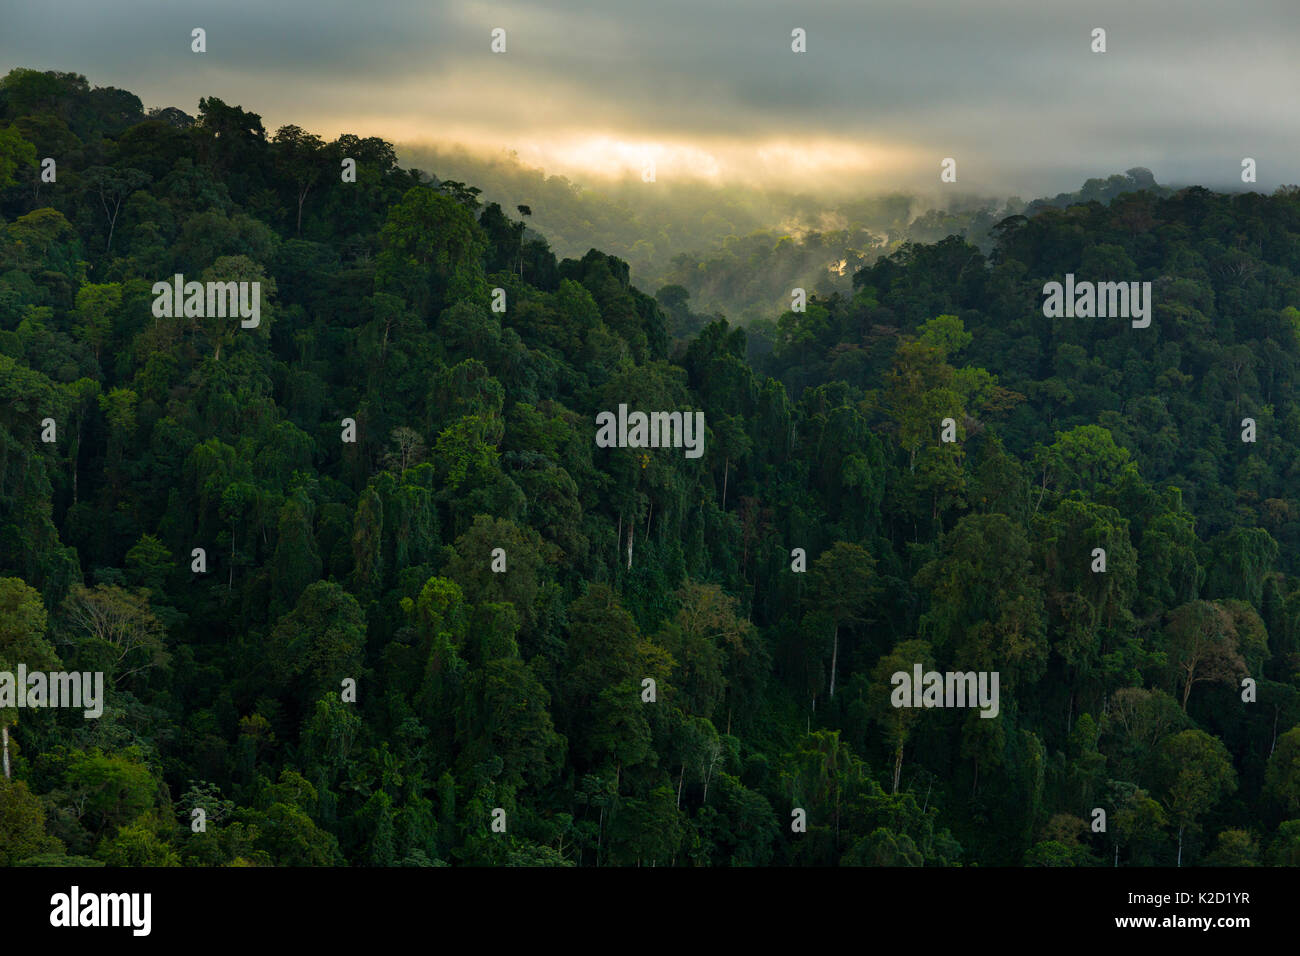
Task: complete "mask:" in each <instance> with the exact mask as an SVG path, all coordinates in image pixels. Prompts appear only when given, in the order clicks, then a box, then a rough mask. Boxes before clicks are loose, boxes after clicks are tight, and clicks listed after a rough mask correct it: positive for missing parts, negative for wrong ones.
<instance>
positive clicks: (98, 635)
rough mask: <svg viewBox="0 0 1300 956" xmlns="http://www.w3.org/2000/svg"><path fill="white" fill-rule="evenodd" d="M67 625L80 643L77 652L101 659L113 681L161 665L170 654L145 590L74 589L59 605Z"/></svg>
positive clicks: (114, 588) (97, 587)
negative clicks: (99, 656)
mask: <svg viewBox="0 0 1300 956" xmlns="http://www.w3.org/2000/svg"><path fill="white" fill-rule="evenodd" d="M63 614H64V617H65V619H66V620H67V622H68V625H69V626H70V627H71V628H72V629H73V631H74V632H75V633H77V634H80V635H81V640H80V641H79V642H77V643H76V646H77V648H78V650H79V652H82V653H90V654H95V655H100V654H102V655H103V659H104V660H105V663H106V664H107V665H108V667H109V669H110V670H111V673H112V677H113V680H114V681H115V682H118V683H120V682H122V681H124V680H126V679H127V678H129V677H131V676H132V675H134V674H138V673H141V672H142V671H146V670H149V669H151V668H155V667H161V666H163V665H165V664H166V663H167V662H168V660H169V658H170V655H169V654H168V652H167V650H166V646H165V640H166V636H167V635H166V631H165V630H164V628H163V626H162V624H161V623H159V621H158V619H157V618H156V617H154V615H153V611H152V610H151V609H150V607H149V598H148V595H147V593H146V592H145V591H144V590H139V591H134V592H132V591H128V590H126V589H125V588H121V587H118V586H117V585H106V584H97V585H96V586H95V587H94V588H85V587H82V586H81V585H75V586H74V587H73V588H72V591H71V593H70V594H69V595H68V597H67V600H66V601H64V604H63Z"/></svg>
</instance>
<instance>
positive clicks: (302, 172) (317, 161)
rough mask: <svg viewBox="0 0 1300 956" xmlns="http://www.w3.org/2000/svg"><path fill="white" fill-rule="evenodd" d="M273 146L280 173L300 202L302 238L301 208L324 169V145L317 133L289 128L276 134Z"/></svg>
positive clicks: (294, 127) (300, 216) (296, 227)
mask: <svg viewBox="0 0 1300 956" xmlns="http://www.w3.org/2000/svg"><path fill="white" fill-rule="evenodd" d="M271 145H272V147H273V152H274V153H275V157H276V166H277V168H278V169H279V171H280V174H281V175H283V176H284V177H285V178H286V179H288V180H289V181H290V182H292V183H293V185H294V190H295V196H294V198H295V199H296V200H297V203H298V219H297V224H296V226H295V232H296V233H297V234H298V235H302V207H303V203H305V202H306V201H307V194H308V193H310V192H311V189H312V187H313V186H314V185H316V180H317V179H319V178H320V175H321V173H322V171H323V169H324V165H325V158H326V154H325V142H324V141H323V140H322V139H321V138H320V137H319V136H316V135H315V134H314V133H308V132H306V131H304V130H303V129H302V128H301V127H298V126H293V125H289V126H281V127H280V128H279V129H278V130H277V131H276V133H275V136H274V138H272V140H271Z"/></svg>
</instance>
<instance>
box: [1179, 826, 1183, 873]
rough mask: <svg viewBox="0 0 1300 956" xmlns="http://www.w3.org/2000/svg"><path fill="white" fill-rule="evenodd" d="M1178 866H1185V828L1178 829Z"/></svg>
mask: <svg viewBox="0 0 1300 956" xmlns="http://www.w3.org/2000/svg"><path fill="white" fill-rule="evenodd" d="M1178 865H1179V866H1182V865H1183V828H1182V827H1181V826H1180V827H1179V828H1178Z"/></svg>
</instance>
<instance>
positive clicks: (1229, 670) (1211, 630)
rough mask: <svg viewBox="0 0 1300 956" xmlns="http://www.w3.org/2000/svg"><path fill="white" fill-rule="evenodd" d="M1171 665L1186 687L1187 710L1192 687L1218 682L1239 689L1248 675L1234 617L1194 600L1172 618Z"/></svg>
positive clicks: (1179, 609) (1170, 634)
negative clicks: (1202, 683) (1240, 680)
mask: <svg viewBox="0 0 1300 956" xmlns="http://www.w3.org/2000/svg"><path fill="white" fill-rule="evenodd" d="M1168 634H1169V652H1168V653H1169V663H1170V667H1171V668H1172V670H1173V672H1174V674H1175V676H1176V678H1177V680H1178V681H1179V682H1180V683H1181V685H1182V704H1183V710H1187V698H1188V697H1189V696H1190V695H1191V693H1192V686H1193V685H1194V684H1197V683H1199V682H1201V681H1217V682H1220V683H1224V684H1228V685H1230V686H1235V685H1236V684H1237V682H1238V678H1240V677H1242V676H1244V675H1245V673H1246V662H1245V661H1244V660H1243V659H1242V656H1241V650H1240V647H1239V644H1238V638H1237V628H1236V626H1235V625H1234V623H1233V620H1232V615H1231V614H1230V613H1229V612H1228V611H1227V609H1225V608H1224V607H1223V606H1222V605H1220V604H1216V603H1214V602H1212V601H1192V602H1190V603H1188V604H1184V605H1183V606H1182V607H1180V608H1178V609H1176V610H1175V611H1174V612H1173V613H1172V614H1171V615H1170V618H1169V627H1168Z"/></svg>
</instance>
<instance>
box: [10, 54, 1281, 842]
mask: <svg viewBox="0 0 1300 956" xmlns="http://www.w3.org/2000/svg"><path fill="white" fill-rule="evenodd" d="M47 157H49V158H53V159H54V160H55V162H56V165H57V178H56V179H55V181H54V182H43V181H42V168H43V166H42V161H43V160H44V159H45V158H47ZM349 158H350V159H354V160H355V163H356V177H355V182H346V181H343V179H342V178H341V176H340V169H341V166H342V165H343V163H344V160H345V159H349ZM434 172H435V173H436V170H435V171H434ZM478 196H479V193H478V191H477V190H476V189H475V188H474V187H473V186H472V185H471V184H465V183H460V182H450V181H439V180H437V179H435V178H432V177H431V176H430V175H426V174H421V173H419V172H417V171H415V170H411V169H404V168H401V167H399V166H398V164H397V161H396V157H395V154H394V151H393V148H392V147H391V145H390V144H388V143H385V142H383V141H382V140H379V139H376V138H364V137H359V136H351V135H349V136H342V137H340V138H339V139H337V140H335V141H333V142H324V141H322V140H320V139H319V138H317V137H315V136H313V135H312V134H310V133H308V132H305V131H304V130H302V129H299V128H297V127H294V126H286V127H283V128H281V129H279V130H277V131H274V132H272V131H268V130H266V129H265V128H264V127H263V124H262V121H261V119H260V118H259V117H258V116H257V115H256V114H254V113H251V112H248V111H246V110H245V109H243V108H241V107H238V106H231V105H228V104H226V103H225V102H223V101H222V100H220V99H217V98H215V97H212V98H207V99H204V100H202V101H201V102H200V104H199V112H198V115H197V117H194V118H191V117H189V116H187V115H186V114H184V113H182V112H181V111H180V110H177V109H164V110H151V111H149V112H147V113H146V112H145V111H144V109H143V106H142V104H141V102H140V100H139V99H138V98H137V97H135V96H134V95H132V94H130V93H128V92H125V91H121V90H116V89H112V88H92V87H91V86H90V84H89V83H87V81H86V80H85V79H84V78H83V77H80V76H78V75H75V74H67V73H42V72H37V71H32V70H25V69H19V70H14V71H12V72H10V73H9V74H8V75H7V76H6V77H5V78H4V80H3V81H0V672H3V671H15V670H16V669H17V668H18V666H19V665H20V664H22V665H24V666H25V667H26V668H27V669H29V670H36V669H41V670H47V671H57V670H68V671H71V670H76V671H85V672H91V671H100V672H103V673H104V675H105V684H106V693H107V701H106V703H105V706H104V712H103V714H102V716H100V717H98V718H93V719H88V718H86V717H84V716H83V714H82V712H81V711H80V710H75V709H69V708H44V709H42V708H39V707H37V708H26V709H19V708H16V707H8V708H4V709H0V722H3V724H4V725H5V727H6V728H7V729H8V731H9V754H10V759H11V764H12V770H11V776H12V779H11V780H8V781H6V780H3V778H0V863H3V864H5V865H58V864H66V863H92V862H95V863H104V864H108V865H196V866H216V865H262V866H264V865H349V866H373V865H379V866H392V865H404V866H430V865H434V866H437V865H584V866H591V865H600V866H608V865H657V866H668V865H676V866H694V865H716V866H727V865H786V864H794V865H807V866H835V865H909V866H918V865H926V866H952V865H961V866H976V865H978V866H993V865H1013V866H1019V865H1067V866H1068V865H1077V866H1088V865H1104V866H1110V865H1121V866H1134V865H1169V866H1172V865H1175V864H1181V865H1184V866H1186V865H1216V864H1220V865H1221V864H1247V865H1253V864H1259V865H1296V864H1300V579H1298V578H1297V574H1300V567H1297V546H1298V544H1300V480H1298V475H1297V469H1298V468H1300V459H1298V457H1297V448H1298V441H1297V439H1298V437H1300V405H1298V404H1297V388H1296V386H1297V376H1298V375H1300V310H1298V309H1297V306H1298V305H1300V190H1297V189H1295V188H1292V187H1287V188H1284V189H1282V190H1279V191H1278V192H1277V193H1275V194H1273V195H1268V196H1265V195H1259V194H1253V193H1248V194H1242V195H1232V196H1228V195H1219V194H1215V193H1212V192H1209V191H1207V190H1204V189H1200V188H1188V189H1182V190H1179V191H1177V192H1172V193H1169V194H1167V195H1166V194H1164V192H1162V191H1158V190H1138V191H1134V192H1126V193H1123V194H1122V195H1119V196H1117V197H1115V198H1113V199H1111V200H1110V201H1109V202H1108V203H1102V202H1098V201H1089V202H1084V203H1078V204H1073V205H1068V206H1066V207H1064V208H1058V207H1057V206H1056V205H1054V204H1052V203H1040V204H1036V205H1035V206H1034V207H1033V208H1032V210H1031V212H1032V215H1030V216H1028V217H1024V216H1014V217H1011V218H1007V219H1005V220H1003V221H1001V222H1000V223H998V224H997V225H996V226H995V227H994V229H993V231H992V245H991V246H990V247H989V252H988V254H987V255H986V254H985V253H983V252H981V251H980V249H979V248H978V247H977V246H975V245H972V244H970V243H969V242H967V241H966V240H964V239H961V238H956V237H951V238H948V239H944V240H942V241H939V242H937V243H933V244H911V243H909V244H906V245H904V246H903V247H902V248H901V249H899V250H898V251H896V252H894V253H893V254H891V255H889V256H887V257H882V258H880V259H878V260H876V261H875V262H874V263H873V264H871V265H868V266H865V267H864V268H862V269H860V270H858V271H857V272H856V273H855V274H854V276H853V279H852V292H851V294H847V293H846V294H835V295H830V296H825V297H817V296H813V297H811V298H810V299H809V300H808V303H807V308H806V310H804V311H787V312H785V313H784V314H782V315H780V316H773V317H771V318H769V319H760V320H757V321H754V322H752V323H750V324H748V325H747V326H745V327H744V328H741V327H738V326H736V325H731V324H728V322H727V321H726V320H725V319H721V320H720V319H715V318H713V317H711V316H707V315H700V314H696V313H694V312H693V311H692V309H691V305H690V300H689V296H687V295H686V294H685V292H686V290H684V289H681V288H680V287H679V288H677V289H673V288H672V287H668V288H667V289H665V290H661V292H660V293H659V295H658V296H657V297H652V296H650V295H648V294H646V293H644V292H642V291H640V290H638V289H636V288H635V287H633V286H632V285H631V284H630V282H629V276H628V268H627V266H626V264H625V263H624V262H623V261H621V260H619V259H617V258H614V257H611V256H608V255H606V254H604V253H602V252H600V251H597V250H594V249H593V250H592V251H591V252H589V253H587V254H586V255H585V256H583V257H582V258H581V259H563V260H558V259H557V258H556V256H555V255H553V254H552V252H551V251H550V249H549V247H548V245H547V243H546V242H545V240H543V239H538V238H530V237H529V236H526V235H525V232H526V228H527V227H526V226H525V222H526V221H527V219H528V218H529V216H530V215H531V210H528V209H509V210H506V209H502V208H501V207H500V206H498V205H496V204H493V203H486V204H485V203H482V202H480V200H479V198H478ZM530 235H531V234H530ZM1067 273H1071V274H1077V275H1079V276H1083V277H1089V278H1096V279H1101V280H1115V281H1139V280H1140V281H1149V282H1151V283H1152V289H1153V300H1154V310H1153V320H1152V322H1151V325H1150V327H1149V328H1133V327H1131V325H1130V323H1129V321H1128V320H1126V319H1119V318H1109V319H1096V318H1068V319H1049V318H1045V317H1044V315H1043V310H1042V301H1043V286H1044V283H1046V282H1049V281H1060V280H1061V279H1062V277H1063V276H1064V275H1066V274H1067ZM177 274H181V275H183V276H184V277H185V279H186V280H187V281H189V280H195V281H205V282H206V281H214V282H225V281H248V282H254V281H255V282H259V283H260V288H261V295H262V300H261V301H262V306H261V315H260V323H259V324H258V325H257V326H256V327H254V328H245V327H242V326H241V323H240V321H239V319H238V318H237V317H236V318H230V317H226V318H208V317H185V316H183V315H182V316H179V317H173V318H166V317H161V318H160V317H158V316H157V314H156V313H155V312H154V310H153V308H152V306H153V304H154V300H155V295H154V293H153V291H152V290H153V286H154V284H155V283H157V282H160V281H161V282H167V283H170V282H171V281H172V279H173V276H175V275H177ZM494 290H504V302H505V306H506V307H505V311H504V312H496V311H493V303H494V301H500V300H501V299H502V296H500V295H499V294H497V293H496V292H495V291H494ZM620 405H627V406H628V407H629V408H633V409H642V410H647V411H648V410H680V411H683V412H685V411H694V410H702V411H703V412H704V415H705V421H706V424H707V429H708V431H707V438H706V441H705V445H704V454H703V457H701V458H690V457H687V456H686V455H684V454H683V453H682V451H681V449H677V448H632V447H626V448H602V447H598V446H597V444H596V442H595V441H594V436H595V433H596V416H597V415H598V414H599V413H601V412H604V411H610V410H615V409H618V407H619V406H620ZM945 419H951V420H952V423H953V425H954V426H955V429H956V437H957V440H956V441H953V442H944V441H942V440H941V434H942V429H943V427H944V426H943V422H944V420H945ZM1247 419H1249V420H1250V421H1251V429H1252V430H1253V434H1252V437H1255V439H1256V440H1254V441H1244V440H1243V435H1244V434H1245V433H1246V432H1247V427H1246V425H1245V420H1247ZM49 420H52V421H53V423H54V428H55V431H54V433H53V435H50V433H49V425H48V424H47V423H48V421H49ZM345 420H350V422H351V423H352V427H353V433H354V435H355V441H347V440H345V438H346V437H347V434H348V433H347V429H348V425H347V424H346V421H345ZM47 436H49V437H47ZM50 438H52V439H53V440H50ZM196 549H202V560H201V561H200V559H199V558H197V557H196V556H195V550H196ZM1096 549H1102V550H1104V552H1105V560H1106V565H1105V570H1104V572H1097V571H1095V570H1093V569H1094V567H1095V566H1096V564H1095V562H1096V557H1095V552H1096ZM502 565H504V569H502ZM196 567H200V568H201V570H196ZM917 664H920V665H921V666H922V667H923V668H924V669H925V670H931V669H937V670H939V671H979V672H990V671H995V672H997V673H998V674H999V675H1000V688H1001V700H1000V708H999V712H998V714H997V716H996V717H995V718H993V719H985V718H982V717H981V716H980V711H979V710H976V709H942V708H940V709H915V708H899V707H895V706H893V705H892V704H891V700H890V696H891V681H890V676H891V675H892V674H895V673H896V672H899V671H903V672H908V673H911V672H912V670H913V667H914V666H915V665H917ZM647 679H650V680H652V681H653V685H652V688H653V698H654V699H653V700H648V699H647V696H648V694H649V692H648V691H647V686H648V685H647V684H646V681H647ZM349 682H355V699H352V697H351V696H350V694H349V692H348V683H349ZM1252 682H1253V683H1252ZM196 809H201V810H202V811H203V814H202V817H203V819H204V826H203V827H202V828H198V830H197V832H196V825H195V814H194V811H195V810H196ZM1097 809H1101V810H1104V812H1105V816H1106V826H1105V829H1104V831H1097V830H1095V829H1094V827H1095V820H1096V815H1095V810H1097ZM798 811H803V812H804V814H806V828H803V829H801V828H799V827H798V826H796V825H794V824H795V823H796V822H797V816H798ZM494 824H496V826H494Z"/></svg>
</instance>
